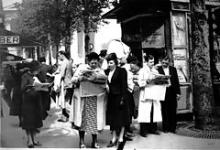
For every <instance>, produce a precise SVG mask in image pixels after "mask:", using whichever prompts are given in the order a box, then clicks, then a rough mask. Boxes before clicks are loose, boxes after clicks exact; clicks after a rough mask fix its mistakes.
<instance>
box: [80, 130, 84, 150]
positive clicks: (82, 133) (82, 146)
mask: <svg viewBox="0 0 220 150" xmlns="http://www.w3.org/2000/svg"><path fill="white" fill-rule="evenodd" d="M84 137H85V131H80V130H79V147H80V148H85V147H86V146H85V144H84Z"/></svg>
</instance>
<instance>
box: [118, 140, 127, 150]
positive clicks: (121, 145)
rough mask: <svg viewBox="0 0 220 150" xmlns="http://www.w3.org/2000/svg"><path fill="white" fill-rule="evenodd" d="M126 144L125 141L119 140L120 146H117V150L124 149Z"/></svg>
mask: <svg viewBox="0 0 220 150" xmlns="http://www.w3.org/2000/svg"><path fill="white" fill-rule="evenodd" d="M124 145H125V142H124V141H122V142H118V148H117V150H123V149H124Z"/></svg>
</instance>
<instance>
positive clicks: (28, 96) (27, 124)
mask: <svg viewBox="0 0 220 150" xmlns="http://www.w3.org/2000/svg"><path fill="white" fill-rule="evenodd" d="M33 81H34V80H33V75H32V74H31V73H29V72H26V73H24V74H23V75H22V79H21V90H22V98H23V99H22V107H21V117H22V124H21V126H22V128H23V129H37V128H40V127H42V125H43V122H42V104H41V102H42V101H41V94H40V92H38V91H36V90H35V89H34V87H32V86H31V85H33Z"/></svg>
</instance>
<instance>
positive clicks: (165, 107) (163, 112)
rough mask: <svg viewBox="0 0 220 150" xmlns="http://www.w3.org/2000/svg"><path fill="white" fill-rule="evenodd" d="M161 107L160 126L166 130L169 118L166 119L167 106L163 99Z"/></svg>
mask: <svg viewBox="0 0 220 150" xmlns="http://www.w3.org/2000/svg"><path fill="white" fill-rule="evenodd" d="M161 108H162V126H163V131H164V132H168V130H169V123H168V122H169V120H168V107H167V102H166V101H163V102H161Z"/></svg>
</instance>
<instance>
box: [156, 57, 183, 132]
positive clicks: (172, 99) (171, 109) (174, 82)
mask: <svg viewBox="0 0 220 150" xmlns="http://www.w3.org/2000/svg"><path fill="white" fill-rule="evenodd" d="M169 63H170V62H169V58H168V57H167V56H166V57H164V58H163V59H162V66H161V67H159V68H158V72H159V73H160V74H164V75H167V76H170V79H169V84H168V86H167V89H166V96H165V101H162V102H161V104H162V117H163V131H164V132H172V133H175V132H176V124H177V119H176V111H177V100H179V99H180V85H179V79H178V75H177V70H176V68H175V67H173V66H171V65H170V64H169Z"/></svg>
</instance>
